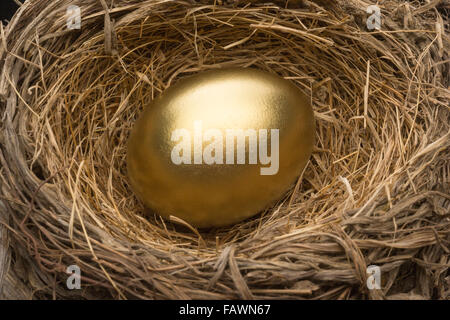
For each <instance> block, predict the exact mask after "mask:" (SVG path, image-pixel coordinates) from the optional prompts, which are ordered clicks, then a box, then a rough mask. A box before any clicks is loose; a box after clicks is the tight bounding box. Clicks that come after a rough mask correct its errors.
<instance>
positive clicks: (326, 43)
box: [0, 0, 450, 299]
mask: <svg viewBox="0 0 450 320" xmlns="http://www.w3.org/2000/svg"><path fill="white" fill-rule="evenodd" d="M69 4H78V5H79V6H80V7H81V13H82V27H81V30H69V29H67V26H66V10H67V6H68V5H69ZM367 5H368V4H367V3H365V2H362V1H356V0H355V1H336V2H334V1H332V2H329V1H292V2H291V3H290V4H287V5H282V6H280V4H279V3H271V4H257V3H252V2H239V1H236V2H231V3H222V2H221V1H215V2H213V1H205V2H194V1H137V0H122V1H114V4H113V5H112V4H111V2H110V1H107V0H101V1H94V0H84V1H79V3H77V1H75V2H74V1H66V0H58V1H46V0H32V1H26V2H25V4H24V5H23V6H22V7H21V8H20V9H19V11H18V13H17V14H16V15H15V17H14V19H13V20H12V21H11V22H10V23H9V24H8V26H7V27H2V29H1V37H2V41H1V51H0V57H1V64H2V74H1V78H0V95H1V98H2V101H1V105H0V111H1V126H0V163H1V164H0V181H1V182H0V218H1V220H0V221H1V224H0V228H1V229H0V233H1V234H2V238H1V239H2V243H3V248H4V249H3V255H0V289H1V288H2V283H3V295H6V296H7V295H9V296H14V295H21V296H23V297H29V298H30V297H32V298H44V297H53V298H71V297H76V298H79V297H83V298H149V299H163V298H168V299H190V298H195V299H205V298H207V299H234V298H243V299H252V298H259V299H269V298H270V299H280V298H281V299H292V298H293V299H301V298H313V299H329V298H336V299H361V298H370V299H379V298H425V299H427V298H428V299H429V298H437V299H440V298H448V297H449V296H450V291H449V290H450V288H449V287H450V286H449V280H450V279H449V275H448V267H449V264H450V258H449V252H450V251H449V247H448V245H449V242H450V229H449V222H450V220H449V214H450V210H449V208H450V194H449V189H450V188H449V186H450V178H449V177H450V165H449V161H448V158H449V145H450V143H449V141H450V139H449V132H450V113H449V103H448V102H449V96H450V94H449V88H448V86H449V75H448V72H449V56H448V52H449V41H448V40H449V39H448V35H447V32H448V27H449V26H448V17H446V16H445V13H447V12H448V11H446V9H445V8H440V7H439V6H437V2H432V5H430V4H424V3H422V2H421V1H411V2H404V1H383V3H382V4H380V8H381V13H382V29H381V30H372V31H370V30H367V27H366V19H367V18H368V16H369V14H367V13H366V7H367ZM222 67H251V68H258V69H262V70H266V71H269V72H272V73H276V74H278V75H280V76H282V77H284V78H286V79H289V80H290V81H292V82H293V83H294V84H296V85H297V86H298V87H299V88H300V89H301V90H302V91H303V92H304V93H306V94H307V95H308V96H309V97H311V103H312V105H313V108H314V113H315V117H316V126H317V132H316V146H315V149H314V152H313V155H312V157H311V159H310V162H309V164H308V166H307V168H306V170H305V171H304V174H303V177H302V179H300V178H299V179H298V182H297V184H296V185H294V186H292V187H291V189H290V190H288V191H287V193H286V195H285V197H284V198H283V199H280V201H279V202H278V203H277V204H276V205H275V206H273V207H272V208H268V209H267V210H266V211H265V212H262V213H261V214H259V215H257V216H255V217H254V218H252V219H248V220H246V221H244V222H242V223H239V224H237V225H234V226H231V227H227V228H217V229H212V230H200V231H199V230H196V229H193V228H189V227H186V226H183V225H181V226H180V225H177V224H175V223H173V222H170V221H165V220H162V219H161V218H160V217H159V216H158V215H157V214H156V213H154V212H151V211H150V210H148V209H146V208H144V207H143V206H142V204H141V203H140V202H139V201H138V200H137V199H136V197H135V196H134V195H133V193H132V191H131V189H130V187H129V185H128V182H127V176H126V165H125V153H126V141H127V138H128V135H129V132H130V128H131V127H132V125H133V123H134V121H135V120H136V119H137V117H138V116H139V114H140V112H141V111H142V110H143V108H145V106H146V105H148V104H149V102H150V101H151V100H152V99H153V98H154V97H157V96H158V95H159V94H160V93H161V92H162V91H164V90H165V89H166V88H168V87H169V86H170V85H171V84H172V83H175V82H176V81H178V80H179V79H181V78H183V77H185V76H188V75H190V74H193V73H197V72H200V71H203V70H209V69H214V68H222ZM69 265H77V266H79V267H80V269H81V283H82V288H81V289H80V290H68V288H67V287H66V279H67V277H68V274H67V273H66V270H67V267H68V266H69ZM369 265H377V266H379V267H380V268H381V273H382V278H381V279H382V288H381V289H379V290H369V289H368V287H367V285H366V282H367V279H368V274H367V272H366V268H367V266H369ZM17 283H19V284H20V286H19V285H18V284H17ZM12 284H14V285H12ZM8 285H9V286H8ZM6 288H10V289H11V288H20V291H21V292H20V294H19V293H17V292H11V291H8V292H9V293H7V292H6V291H7V290H6ZM0 291H1V290H0Z"/></svg>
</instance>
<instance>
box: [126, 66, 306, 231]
mask: <svg viewBox="0 0 450 320" xmlns="http://www.w3.org/2000/svg"><path fill="white" fill-rule="evenodd" d="M308 100H309V99H308V98H307V97H306V96H305V95H304V94H303V93H302V92H301V91H300V90H299V89H298V88H297V87H296V86H295V85H294V84H292V83H291V82H290V81H288V80H285V79H283V78H280V77H279V76H277V75H274V74H271V73H268V72H264V71H261V70H256V69H249V68H230V69H218V70H210V71H206V72H202V73H198V74H196V75H193V76H189V77H186V78H184V79H181V80H179V81H178V82H177V83H176V84H175V85H173V86H171V87H170V88H168V89H167V90H166V91H164V92H163V93H162V94H161V96H160V97H158V98H157V99H155V100H153V101H152V102H151V103H150V104H149V105H148V106H145V109H144V111H143V112H142V114H141V115H140V116H139V119H138V120H137V121H136V123H135V125H134V127H133V129H132V131H131V134H130V138H129V140H128V145H127V168H128V176H129V180H130V184H131V187H132V189H133V190H134V192H135V193H136V195H137V197H138V198H139V199H141V201H142V202H143V203H144V204H145V205H146V206H147V207H149V208H152V209H153V210H154V211H155V212H156V213H158V214H160V215H161V216H163V217H166V218H168V217H169V216H176V217H178V218H181V219H182V220H184V221H186V222H188V223H189V224H191V225H193V226H195V227H199V228H205V227H220V226H226V225H230V224H233V223H237V222H239V221H242V220H244V219H246V218H249V217H251V216H253V215H255V214H257V213H258V212H261V211H262V210H264V209H265V208H267V207H268V206H270V205H272V204H273V203H274V202H275V201H277V200H279V199H280V198H281V197H282V196H283V195H284V194H285V193H286V191H287V190H288V189H289V187H290V186H291V185H292V184H293V183H294V182H295V181H296V179H297V178H298V176H299V174H300V173H301V171H302V170H303V169H304V167H305V165H306V164H307V161H308V159H309V157H310V155H311V152H312V148H313V145H314V128H315V126H314V116H313V111H312V108H311V105H310V103H309V102H308Z"/></svg>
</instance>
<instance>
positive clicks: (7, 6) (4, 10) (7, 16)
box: [0, 0, 19, 24]
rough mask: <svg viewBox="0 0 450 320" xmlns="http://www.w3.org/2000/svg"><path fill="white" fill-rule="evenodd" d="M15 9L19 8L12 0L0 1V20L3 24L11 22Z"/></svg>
mask: <svg viewBox="0 0 450 320" xmlns="http://www.w3.org/2000/svg"><path fill="white" fill-rule="evenodd" d="M17 8H19V6H18V5H17V3H16V2H14V0H0V20H2V22H3V24H7V21H9V20H11V18H12V16H13V15H14V12H16V10H17Z"/></svg>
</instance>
